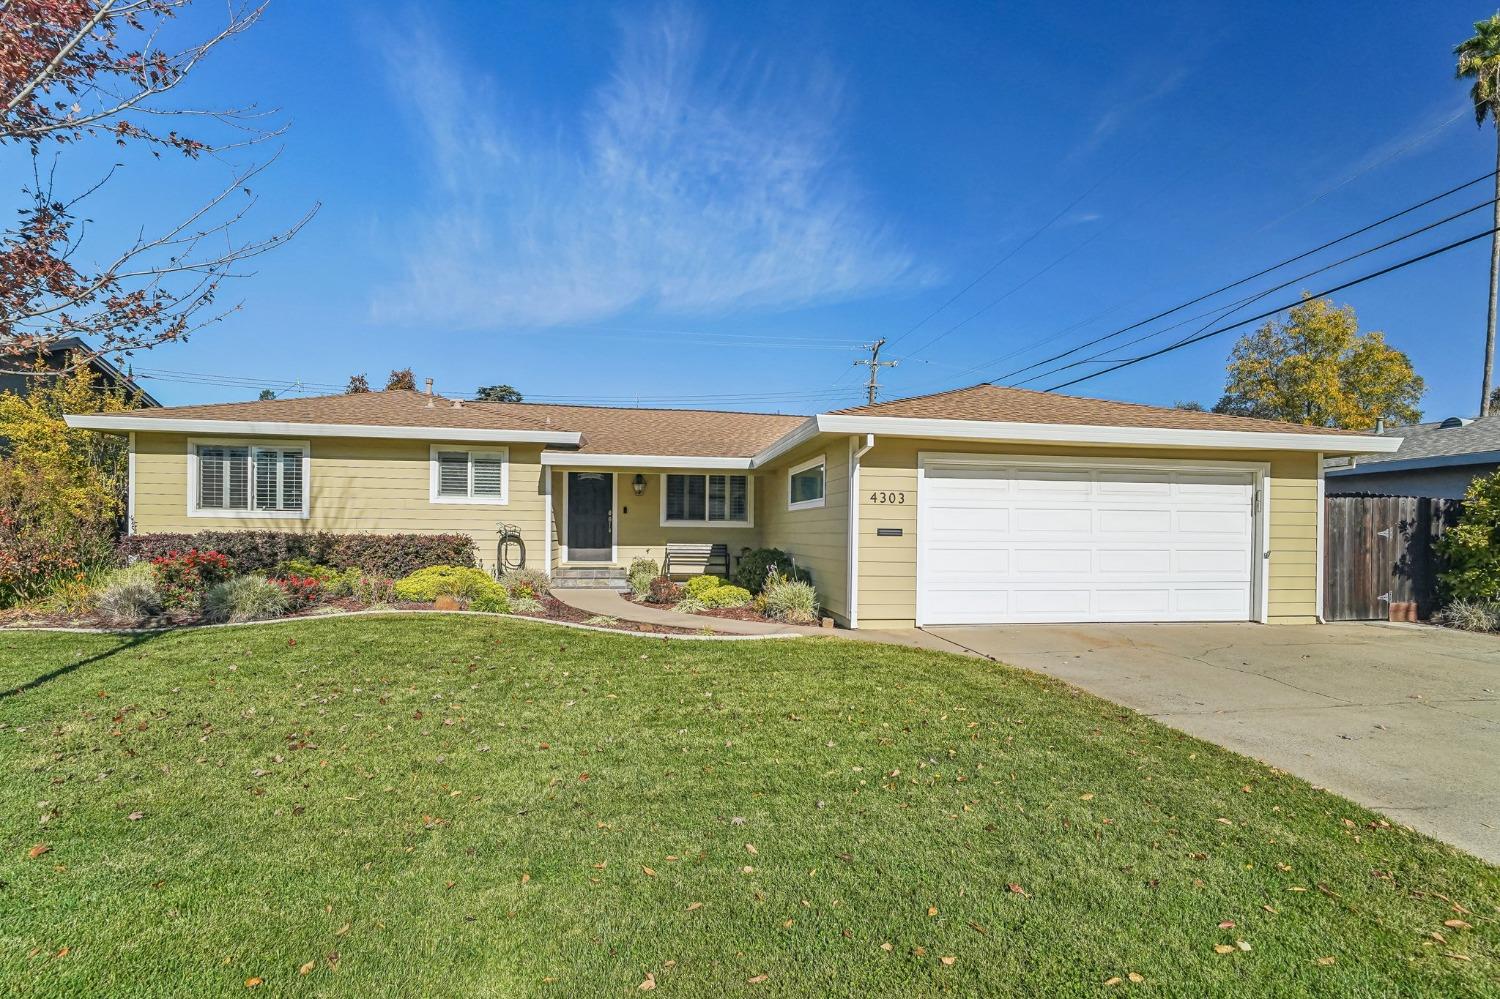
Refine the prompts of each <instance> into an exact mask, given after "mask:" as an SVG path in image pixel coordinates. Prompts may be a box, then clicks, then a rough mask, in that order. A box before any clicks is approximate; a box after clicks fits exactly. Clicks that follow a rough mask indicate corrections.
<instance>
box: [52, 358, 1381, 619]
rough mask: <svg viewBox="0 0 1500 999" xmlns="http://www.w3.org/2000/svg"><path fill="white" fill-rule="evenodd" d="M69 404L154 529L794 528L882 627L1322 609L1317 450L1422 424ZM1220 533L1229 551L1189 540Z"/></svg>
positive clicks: (889, 412)
mask: <svg viewBox="0 0 1500 999" xmlns="http://www.w3.org/2000/svg"><path fill="white" fill-rule="evenodd" d="M68 422H69V424H70V425H71V426H72V427H74V428H76V429H90V430H99V431H106V432H114V433H124V434H128V435H130V439H131V454H132V463H131V464H132V469H133V471H132V475H131V479H130V482H131V487H130V490H129V496H130V502H129V508H130V509H129V519H130V523H131V529H132V530H133V531H138V532H147V533H152V532H189V531H191V530H192V529H193V528H194V527H197V526H200V525H201V526H204V527H212V528H215V529H220V530H233V531H239V530H245V531H254V530H259V529H262V528H264V527H266V526H272V525H274V526H278V527H285V528H292V529H294V530H299V531H300V530H307V531H309V532H323V531H344V530H351V531H368V530H372V529H374V528H376V527H377V526H379V525H385V524H399V525H401V526H402V527H403V528H404V529H408V530H410V531H412V532H414V533H432V534H437V533H445V534H465V535H468V536H469V537H471V538H472V539H473V540H474V544H475V550H474V557H475V558H476V560H477V561H478V563H479V564H480V566H481V567H483V568H485V569H488V570H490V571H492V572H498V570H499V569H500V565H499V564H497V563H499V562H501V561H504V560H508V559H512V558H515V557H519V556H520V553H521V552H522V551H523V550H524V553H525V559H526V564H527V565H529V566H532V567H535V568H539V569H541V570H542V571H544V572H547V573H549V574H551V575H556V574H558V573H568V572H575V571H583V572H589V571H598V570H599V569H601V568H607V569H609V570H610V571H618V572H619V574H620V575H624V569H625V567H626V566H628V565H629V564H630V563H631V561H632V560H633V559H636V558H639V557H642V556H645V555H648V554H650V553H657V554H660V553H663V552H666V551H667V550H668V546H673V547H674V548H675V549H676V551H679V552H687V551H694V552H700V553H707V555H708V560H709V561H710V562H712V563H713V564H712V566H711V567H710V566H705V565H700V566H698V567H697V568H692V567H690V566H689V565H686V564H679V563H678V562H676V561H674V564H673V565H672V567H671V571H672V574H673V575H682V574H684V573H686V572H692V571H701V570H707V569H710V568H718V567H719V566H720V565H721V564H722V562H723V560H724V555H725V553H726V552H727V553H728V554H729V558H730V559H731V560H732V559H733V556H734V553H737V552H741V551H743V550H745V549H756V548H778V549H781V550H783V551H785V552H788V553H791V554H793V555H795V556H796V565H797V567H798V568H800V569H805V570H807V571H809V572H810V573H811V574H812V577H813V580H814V581H815V583H816V584H817V587H818V595H819V597H820V600H821V602H822V604H823V607H824V610H825V611H826V613H827V614H829V615H830V616H832V617H833V618H834V619H835V620H837V621H838V622H839V623H841V624H844V625H846V626H849V627H860V626H865V627H879V628H899V627H910V626H913V625H917V626H923V625H938V624H1001V623H1017V622H1023V621H1025V622H1057V623H1065V622H1077V621H1141V622H1158V621H1201V620H1214V621H1247V620H1248V621H1260V622H1264V623H1273V622H1274V623H1284V624H1297V623H1309V624H1310V623H1315V622H1316V621H1317V620H1318V616H1319V613H1320V610H1321V599H1322V595H1321V588H1320V587H1319V586H1318V579H1317V575H1318V572H1317V568H1316V567H1317V566H1318V565H1319V564H1320V563H1321V555H1322V552H1321V544H1322V541H1321V538H1320V534H1319V530H1318V525H1319V518H1320V513H1319V510H1320V507H1321V504H1320V497H1321V488H1322V477H1321V467H1322V465H1321V461H1322V458H1323V457H1324V456H1338V455H1348V454H1362V453H1371V452H1383V453H1384V452H1390V451H1394V450H1395V449H1396V448H1397V447H1398V446H1399V444H1400V440H1399V438H1396V437H1393V436H1389V435H1386V436H1379V435H1370V434H1360V433H1352V432H1348V431H1337V430H1329V429H1327V428H1320V427H1308V426H1302V425H1298V424H1290V423H1279V422H1275V421H1268V420H1257V419H1249V418H1242V417H1234V416H1227V415H1222V414H1215V413H1195V412H1187V411H1182V410H1175V409H1165V408H1157V407H1150V406H1140V405H1134V404H1128V403H1117V402H1110V401H1106V400H1100V399H1087V398H1081V397H1070V396H1063V395H1057V394H1055V393H1038V392H1029V391H1025V390H1019V389H1010V388H1002V387H998V386H992V385H976V386H972V387H970V388H965V389H958V390H954V391H950V392H941V393H936V394H933V395H928V396H919V397H914V398H909V399H896V400H891V401H889V402H880V403H876V404H874V405H869V406H858V407H854V408H851V409H846V410H840V411H837V412H830V413H819V414H817V415H814V416H810V417H799V416H785V415H778V414H763V413H735V412H724V411H707V410H679V409H657V410H651V409H633V408H613V407H588V406H554V405H546V404H535V403H490V402H468V401H463V400H451V399H442V398H440V397H437V396H435V395H432V394H429V393H419V392H413V391H407V390H393V391H388V392H369V393H360V394H356V395H339V396H326V397H320V398H298V399H280V400H269V401H261V402H245V403H225V404H218V405H209V406H183V407H175V408H170V409H160V410H151V411H148V412H142V413H132V414H112V413H105V414H97V415H89V416H71V417H68ZM265 476H274V481H273V480H272V479H271V478H265ZM1188 513H1191V514H1192V516H1187V514H1188ZM991 514H995V515H994V516H991ZM1039 518H1045V522H1046V523H1047V524H1048V525H1050V526H1049V527H1048V528H1047V529H1046V530H1044V531H1043V530H1041V529H1040V528H1039V527H1038V526H1037V524H1038V519H1039ZM1094 524H1106V525H1109V526H1108V530H1107V531H1105V532H1104V533H1103V534H1098V532H1095V531H1094V529H1093V527H1092V526H1090V525H1094ZM1153 525H1156V526H1153ZM1038 531H1040V532H1041V533H1042V534H1045V535H1046V539H1045V540H1046V541H1047V542H1048V543H1049V544H1051V545H1052V547H1051V548H1050V549H1048V550H1043V551H1041V552H1040V554H1037V552H1038V549H1037V548H1036V547H1035V542H1036V541H1037V537H1038ZM1203 545H1209V546H1210V547H1212V550H1213V553H1214V554H1215V555H1216V558H1214V559H1211V560H1208V561H1210V562H1211V564H1212V566H1214V567H1215V568H1214V571H1213V572H1208V571H1200V570H1199V569H1195V568H1193V567H1191V566H1184V565H1182V564H1180V561H1181V560H1176V559H1173V558H1172V557H1171V555H1172V552H1173V551H1176V550H1179V549H1185V548H1191V549H1192V550H1195V551H1196V550H1200V548H1201V547H1202V546H1203ZM1069 552H1071V553H1075V557H1072V558H1064V557H1063V556H1064V554H1066V553H1069ZM1110 553H1114V554H1115V555H1116V556H1117V557H1116V558H1115V559H1114V561H1113V562H1110V560H1109V559H1106V558H1105V555H1108V554H1110ZM1121 553H1123V559H1122V558H1121V557H1119V556H1120V555H1121ZM1085 556H1086V557H1085ZM1026 559H1031V560H1033V561H1036V560H1040V561H1041V562H1042V563H1043V564H1045V565H1047V566H1049V571H1048V572H1047V573H1043V574H1037V573H1027V572H1023V571H1021V570H1020V569H1019V568H1016V566H1017V565H1018V564H1019V563H1021V562H1023V561H1024V560H1026ZM443 561H445V562H448V561H454V560H447V559H445V560H443ZM1106 563H1108V564H1106ZM1121 564H1123V565H1125V566H1126V567H1128V571H1122V570H1121V569H1119V568H1118V566H1119V565H1121ZM403 568H414V567H403ZM733 569H734V566H733V565H732V564H731V565H730V566H728V567H727V569H726V571H728V572H729V573H731V574H732V573H733ZM1042 576H1045V577H1046V578H1041V577H1042ZM745 588H746V589H749V590H751V591H752V593H753V592H754V587H753V586H746V587H745Z"/></svg>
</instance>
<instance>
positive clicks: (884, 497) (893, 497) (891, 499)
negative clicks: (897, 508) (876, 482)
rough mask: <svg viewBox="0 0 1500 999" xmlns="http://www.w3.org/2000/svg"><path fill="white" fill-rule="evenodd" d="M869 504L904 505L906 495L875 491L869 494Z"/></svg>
mask: <svg viewBox="0 0 1500 999" xmlns="http://www.w3.org/2000/svg"><path fill="white" fill-rule="evenodd" d="M870 502H871V503H894V504H898V505H899V504H901V503H905V502H906V493H904V492H878V491H877V492H873V493H871V494H870Z"/></svg>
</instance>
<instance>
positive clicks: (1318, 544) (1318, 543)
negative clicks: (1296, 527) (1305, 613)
mask: <svg viewBox="0 0 1500 999" xmlns="http://www.w3.org/2000/svg"><path fill="white" fill-rule="evenodd" d="M1324 496H1325V484H1324V480H1323V456H1322V455H1321V454H1320V455H1318V522H1317V527H1315V528H1314V530H1316V531H1317V532H1318V533H1317V537H1315V538H1314V539H1313V542H1314V544H1313V558H1314V559H1316V562H1315V563H1314V566H1313V568H1314V575H1315V576H1316V577H1317V579H1316V584H1315V585H1316V586H1317V587H1318V594H1317V603H1316V609H1315V610H1314V614H1315V615H1316V616H1317V618H1318V623H1319V624H1326V623H1327V622H1326V621H1325V620H1324V619H1323V572H1324V569H1323V544H1324V540H1323V532H1324V531H1326V530H1327V529H1328V528H1327V525H1325V524H1324V522H1323V516H1324V508H1325V507H1326V506H1327V504H1326V503H1325V502H1324Z"/></svg>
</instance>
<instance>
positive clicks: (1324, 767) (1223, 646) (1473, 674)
mask: <svg viewBox="0 0 1500 999" xmlns="http://www.w3.org/2000/svg"><path fill="white" fill-rule="evenodd" d="M933 631H934V632H936V633H938V634H941V635H943V636H944V637H946V638H948V639H949V640H951V641H953V642H957V643H961V644H963V645H966V646H968V647H969V648H971V649H973V650H974V651H976V652H981V653H983V654H985V655H989V656H993V657H994V658H996V659H999V660H1000V661H1002V662H1007V663H1011V664H1013V665H1016V666H1021V667H1024V668H1026V669H1032V670H1036V671H1038V672H1041V673H1047V674H1050V675H1052V676H1056V677H1060V678H1062V679H1064V680H1066V681H1068V682H1069V683H1073V684H1076V685H1078V686H1080V687H1083V688H1084V689H1085V690H1089V691H1092V692H1093V693H1095V694H1099V695H1100V696H1102V697H1106V698H1108V699H1110V700H1111V701H1114V702H1116V703H1118V704H1124V705H1126V706H1127V707H1131V708H1135V709H1136V710H1137V711H1140V712H1142V713H1144V714H1147V715H1150V716H1151V717H1153V718H1155V719H1157V720H1158V721H1161V722H1164V723H1166V724H1167V725H1171V726H1172V727H1173V728H1177V729H1180V730H1182V731H1184V732H1188V733H1189V734H1191V735H1196V736H1198V737H1199V738H1202V739H1207V740H1209V741H1210V742H1216V743H1218V744H1219V745H1221V746H1224V747H1226V748H1228V749H1232V750H1234V751H1236V752H1239V753H1244V754H1245V755H1247V756H1253V757H1256V758H1257V759H1261V760H1264V761H1265V762H1267V763H1270V764H1271V765H1273V766H1276V767H1280V768H1281V769H1283V770H1287V771H1290V772H1291V773H1294V774H1296V775H1297V776H1299V777H1302V778H1304V779H1305V780H1308V781H1311V782H1312V783H1314V784H1316V785H1319V786H1321V787H1326V788H1328V789H1330V790H1332V791H1336V792H1338V793H1339V794H1342V795H1345V796H1346V797H1349V798H1353V799H1354V800H1355V801H1358V802H1360V803H1361V804H1363V805H1366V806H1368V807H1370V808H1373V809H1375V810H1376V811H1380V812H1384V813H1386V814H1387V815H1389V816H1390V817H1391V818H1392V819H1394V820H1396V821H1398V822H1401V823H1404V824H1406V825H1410V826H1413V827H1414V828H1416V829H1420V830H1421V831H1422V832H1425V833H1427V834H1429V835H1431V836H1435V837H1437V838H1438V839H1442V840H1446V841H1448V842H1449V843H1452V844H1454V845H1455V846H1460V847H1463V848H1464V849H1466V850H1468V851H1470V852H1471V853H1475V854H1478V855H1479V856H1481V857H1483V858H1484V859H1486V860H1488V861H1490V862H1491V863H1500V638H1497V637H1496V636H1494V635H1473V634H1466V633H1464V632H1461V631H1451V630H1448V629H1446V628H1431V627H1425V626H1418V625H1390V624H1330V625H1321V626H1311V625H1310V626H1307V627H1293V626H1288V627H1276V626H1266V625H1260V624H1080V625H1045V624H1026V625H994V626H990V627H943V628H934V629H933Z"/></svg>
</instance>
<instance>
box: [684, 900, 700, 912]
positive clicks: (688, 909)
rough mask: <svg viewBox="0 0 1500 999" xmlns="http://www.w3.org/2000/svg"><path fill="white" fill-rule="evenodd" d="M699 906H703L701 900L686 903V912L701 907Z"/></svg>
mask: <svg viewBox="0 0 1500 999" xmlns="http://www.w3.org/2000/svg"><path fill="white" fill-rule="evenodd" d="M701 908H703V903H702V902H692V903H690V904H689V905H688V907H687V911H688V912H692V911H693V910H694V909H701Z"/></svg>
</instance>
